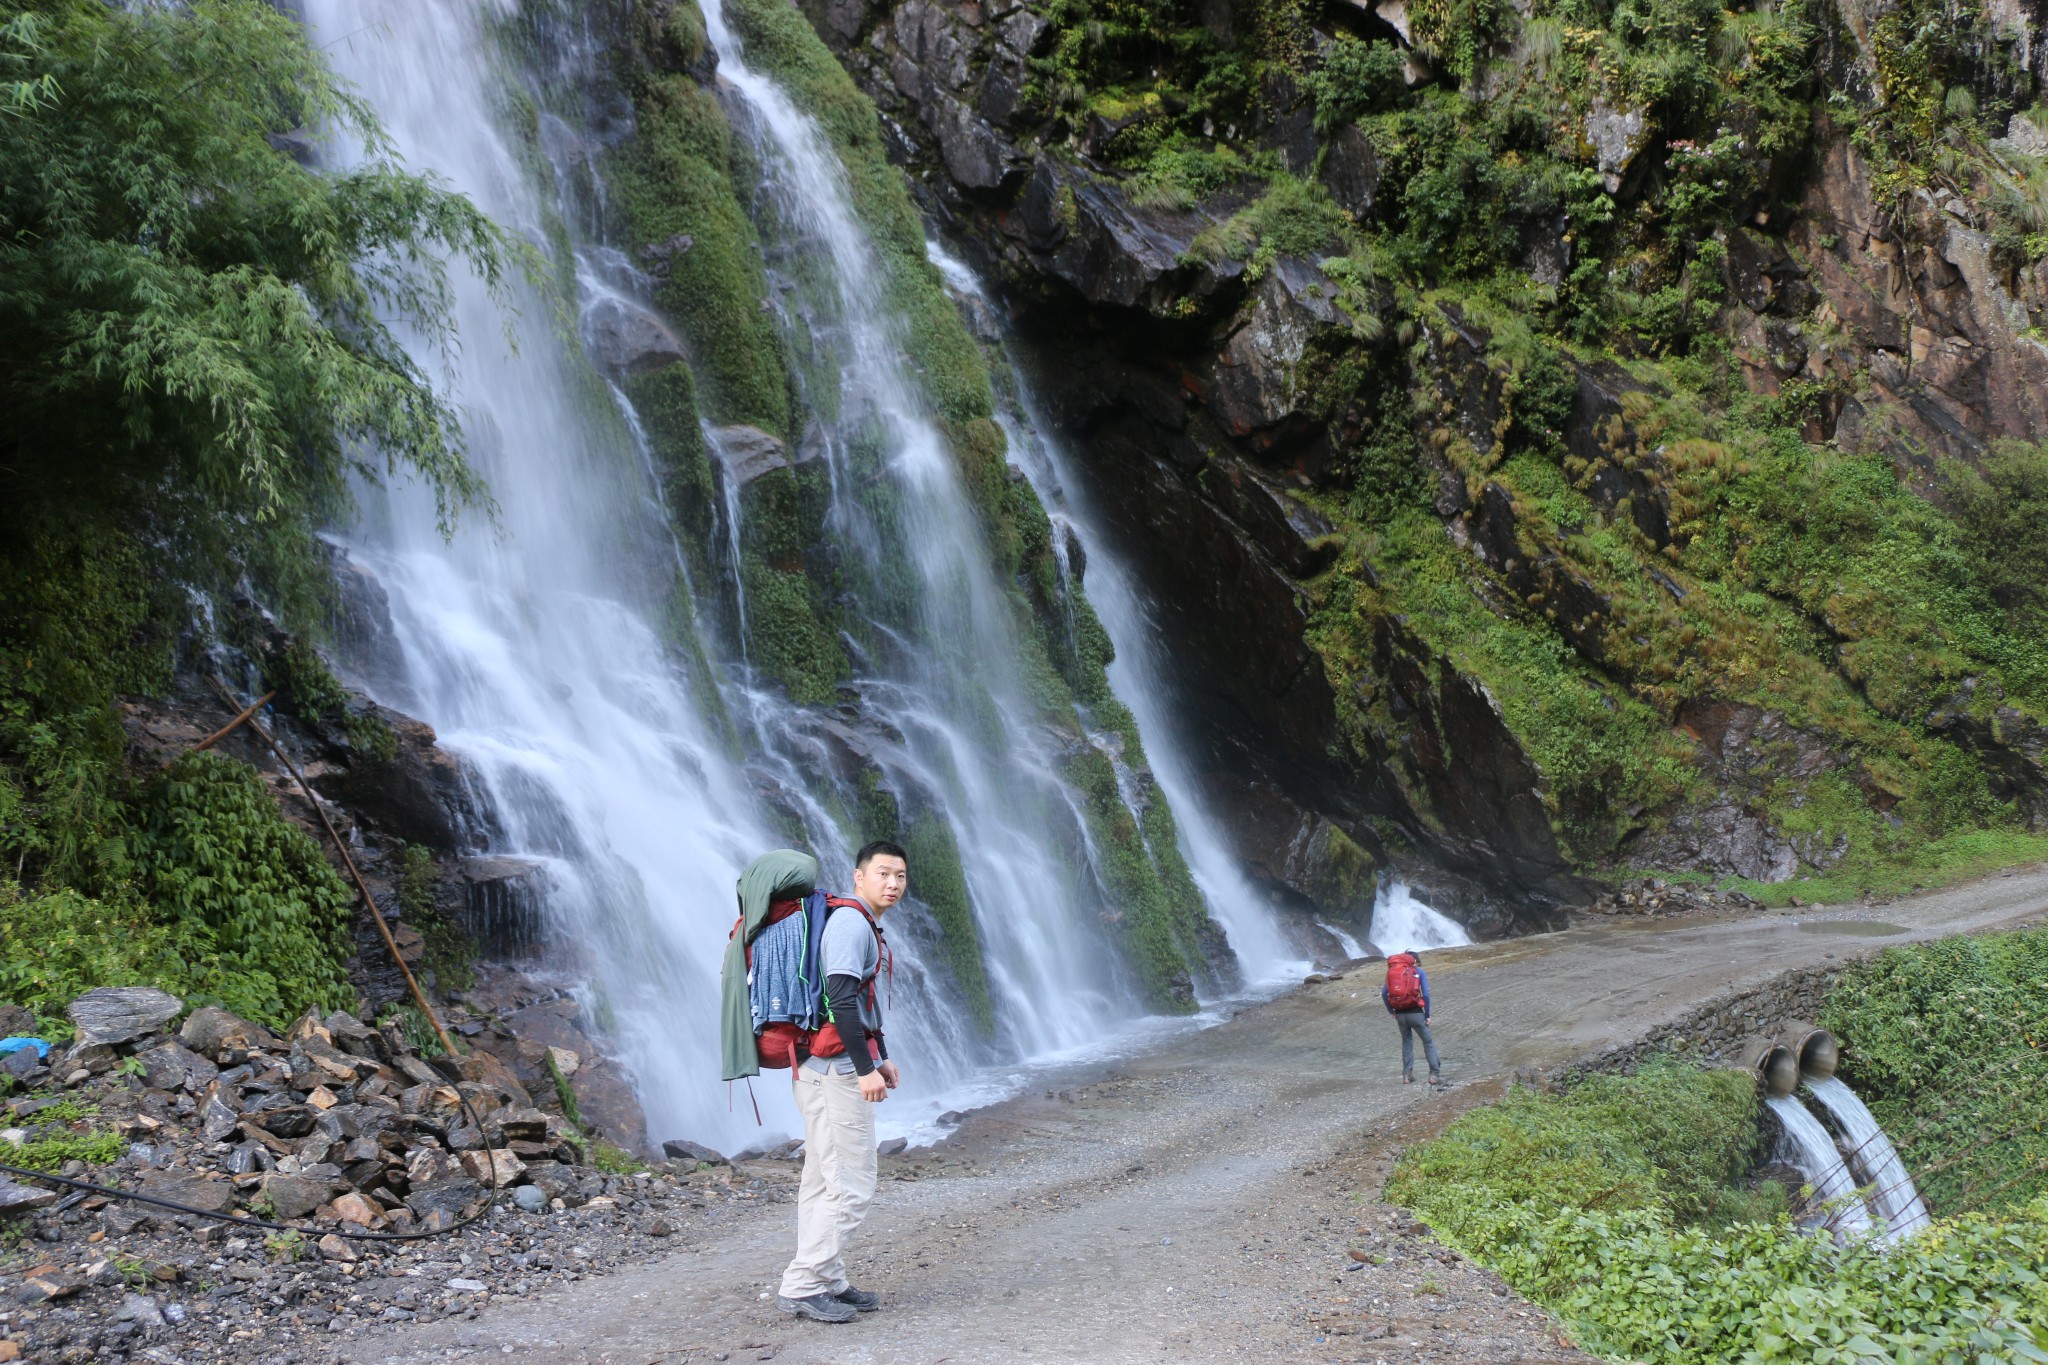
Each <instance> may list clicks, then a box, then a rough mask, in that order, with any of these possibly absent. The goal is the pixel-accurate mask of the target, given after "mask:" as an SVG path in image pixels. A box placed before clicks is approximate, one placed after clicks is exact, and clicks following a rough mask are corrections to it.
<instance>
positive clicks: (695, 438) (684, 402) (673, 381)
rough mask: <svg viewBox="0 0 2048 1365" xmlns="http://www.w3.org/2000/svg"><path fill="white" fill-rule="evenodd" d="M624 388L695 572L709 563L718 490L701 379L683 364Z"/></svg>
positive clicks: (672, 522)
mask: <svg viewBox="0 0 2048 1365" xmlns="http://www.w3.org/2000/svg"><path fill="white" fill-rule="evenodd" d="M623 387H624V388H625V391H626V397H627V399H628V400H629V401H630V402H631V403H632V404H633V410H634V411H635V412H636V413H638V414H639V417H640V425H641V428H642V429H643V430H644V431H645V432H646V433H647V445H648V453H649V454H650V455H651V456H652V457H653V460H654V472H655V476H656V477H657V478H659V479H660V480H661V491H662V501H663V503H664V504H665V505H666V507H667V508H668V517H669V523H670V525H672V526H673V527H674V528H675V530H676V532H677V534H678V535H680V536H681V538H682V541H683V544H684V546H685V548H686V549H687V550H688V551H689V554H690V558H691V564H692V567H693V568H694V567H697V566H699V565H704V564H708V563H709V560H710V550H711V538H712V534H713V531H714V528H715V526H716V521H717V517H716V513H715V511H714V508H715V507H716V504H717V488H716V486H715V484H714V483H713V479H712V473H711V452H710V448H709V446H708V445H707V444H706V443H705V440H704V424H703V414H702V412H701V410H700V409H699V408H698V405H697V381H696V377H695V376H694V375H693V374H692V373H691V371H690V367H689V366H688V365H686V364H684V363H682V362H681V361H678V362H676V363H674V364H672V365H669V366H667V367H665V368H663V369H660V370H656V371H654V372H652V373H650V374H639V375H632V376H630V377H628V378H627V379H626V380H625V383H624V385H623Z"/></svg>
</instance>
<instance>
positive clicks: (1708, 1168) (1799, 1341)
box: [1387, 1060, 2048, 1365]
mask: <svg viewBox="0 0 2048 1365" xmlns="http://www.w3.org/2000/svg"><path fill="white" fill-rule="evenodd" d="M1755 1111H1756V1100H1755V1087H1754V1082H1753V1081H1752V1079H1751V1078H1750V1077H1749V1076H1748V1075H1747V1074H1745V1073H1741V1072H1735V1071H1718V1072H1714V1071H1701V1070H1697V1069H1695V1068H1691V1067H1687V1066H1684V1065H1682V1064H1680V1063H1677V1062H1673V1061H1668V1060H1667V1061H1662V1062H1654V1061H1653V1062H1652V1063H1650V1064H1648V1065H1646V1066H1645V1067H1644V1068H1643V1069H1642V1070H1641V1071H1640V1072H1638V1073H1637V1074H1636V1075H1634V1076H1625V1077H1624V1076H1605V1077H1595V1078H1592V1079H1590V1080H1588V1081H1586V1082H1584V1083H1582V1084H1580V1085H1579V1086H1577V1087H1575V1088H1574V1089H1572V1090H1571V1091H1568V1092H1566V1093H1565V1094H1563V1095H1547V1094H1539V1093H1536V1092H1531V1091H1525V1090H1517V1091H1515V1092H1513V1093H1512V1094H1510V1095H1509V1097H1508V1098H1507V1099H1506V1100H1504V1101H1502V1102H1501V1103H1499V1104H1496V1105H1492V1106H1489V1107H1488V1108H1485V1109H1481V1110H1477V1111H1475V1112H1474V1113H1471V1114H1467V1115H1466V1116H1464V1117H1463V1118H1461V1119H1459V1120H1458V1121H1457V1122H1456V1123H1454V1124H1452V1125H1451V1126H1450V1128H1449V1129H1448V1130H1446V1131H1445V1133H1444V1135H1443V1136H1442V1137H1441V1138H1438V1139H1437V1140H1436V1141H1434V1142H1430V1143H1426V1144H1424V1145H1423V1146H1421V1147H1419V1148H1416V1149H1414V1150H1413V1151H1410V1152H1408V1153H1407V1154H1405V1155H1404V1156H1403V1157H1402V1159H1401V1162H1400V1164H1399V1165H1398V1166H1397V1167H1396V1169H1395V1173H1394V1177H1393V1179H1392V1181H1390V1182H1389V1184H1388V1187H1387V1194H1388V1196H1389V1197H1390V1198H1392V1199H1395V1200H1398V1201H1400V1202H1402V1203H1404V1204H1406V1205H1408V1206H1409V1207H1410V1208H1412V1209H1413V1210H1414V1211H1415V1212H1416V1213H1418V1214H1419V1215H1421V1216H1422V1217H1423V1218H1425V1219H1427V1220H1428V1221H1429V1224H1430V1226H1431V1227H1432V1228H1433V1229H1434V1230H1435V1232H1436V1234H1437V1236H1438V1237H1439V1238H1441V1239H1442V1240H1443V1241H1445V1242H1447V1243H1448V1244H1450V1245H1451V1246H1453V1247H1456V1248H1457V1249H1459V1250H1460V1251H1463V1252H1465V1253H1466V1254H1467V1255H1470V1256H1471V1257H1473V1258H1474V1259H1475V1260H1477V1261H1480V1262H1482V1263H1483V1264H1485V1265H1487V1266H1489V1267H1491V1268H1492V1269H1493V1270H1495V1271H1497V1272H1498V1273H1499V1274H1500V1275H1501V1276H1502V1278H1504V1279H1505V1280H1507V1281H1508V1283H1510V1284H1512V1285H1513V1286H1514V1287H1515V1288H1516V1289H1518V1290H1520V1291H1521V1292H1523V1293H1524V1294H1527V1295H1528V1296H1529V1297H1530V1298H1532V1299H1534V1300H1536V1301H1537V1302H1538V1303H1541V1304H1543V1305H1544V1306H1545V1307H1547V1308H1549V1309H1551V1310H1552V1311H1553V1312H1555V1313H1557V1314H1558V1315H1559V1316H1560V1317H1561V1318H1563V1319H1564V1320H1565V1322H1566V1324H1567V1325H1568V1326H1569V1328H1570V1329H1571V1331H1572V1333H1573V1334H1574V1336H1575V1337H1576V1338H1577V1339H1578V1341H1579V1344H1581V1345H1582V1346H1584V1347H1586V1348H1587V1349H1589V1350H1592V1351H1594V1352H1596V1353H1598V1354H1602V1355H1607V1356H1612V1357H1620V1358H1625V1359H1628V1360H1635V1361H1648V1362H1654V1365H1724V1362H1731V1361H1732V1362H1743V1363H1744V1365H1762V1363H1763V1362H1776V1361H1785V1362H1791V1361H1824V1362H1839V1363H1842V1365H1846V1363H1847V1362H1870V1363H1871V1365H1875V1363H1876V1362H1879V1361H1884V1362H1929V1363H1930V1365H1931V1363H1932V1362H1936V1361H1941V1362H1949V1361H1954V1362H1964V1361H1969V1362H1976V1361H1991V1360H2000V1361H2040V1362H2048V1278H2044V1276H2043V1274H2042V1271H2041V1267H2042V1266H2043V1265H2048V1198H2044V1199H2040V1200H2036V1201H2035V1202H2034V1203H2032V1204H2030V1205H2027V1206H2026V1207H2024V1208H2021V1209H2018V1210H2015V1211H2013V1212H2011V1213H2008V1214H2006V1215H2003V1216H2000V1217H1990V1216H1985V1215H1976V1214H1973V1215H1968V1216H1965V1217H1962V1218H1957V1219H1948V1220H1943V1221H1940V1222H1937V1223H1936V1224H1935V1225H1934V1226H1933V1227H1932V1228H1931V1229H1930V1230H1928V1231H1927V1232H1925V1233H1923V1234H1921V1235H1920V1236H1917V1237H1914V1238H1912V1239H1910V1240H1908V1241H1906V1242H1904V1243H1901V1244H1896V1245H1879V1244H1877V1243H1875V1242H1872V1241H1870V1240H1865V1241H1862V1242H1858V1243H1852V1244H1851V1245H1849V1246H1847V1247H1838V1246H1837V1245H1836V1244H1835V1243H1834V1241H1833V1240H1832V1239H1830V1238H1827V1237H1816V1236H1810V1235H1808V1234H1805V1233H1802V1232H1800V1231H1799V1230H1798V1229H1797V1228H1795V1227H1794V1226H1793V1225H1792V1223H1791V1222H1790V1220H1789V1219H1787V1218H1785V1217H1784V1216H1783V1215H1782V1212H1780V1213H1779V1214H1778V1215H1777V1216H1774V1217H1762V1218H1759V1217H1754V1216H1731V1215H1741V1214H1743V1213H1744V1207H1743V1206H1744V1203H1745V1202H1746V1201H1745V1200H1744V1198H1743V1195H1742V1192H1741V1191H1738V1190H1737V1189H1735V1188H1733V1187H1732V1185H1731V1183H1730V1182H1731V1180H1732V1178H1733V1177H1735V1176H1737V1175H1738V1174H1739V1173H1740V1170H1741V1167H1742V1165H1743V1161H1742V1158H1743V1157H1744V1156H1745V1155H1746V1154H1747V1152H1748V1149H1749V1147H1750V1145H1751V1144H1752V1143H1753V1142H1754V1135H1755V1132H1756V1128H1755ZM1750 1207H1751V1210H1752V1211H1753V1210H1754V1205H1753V1204H1751V1206H1750ZM1688 1223H1690V1224H1692V1225H1691V1226H1688V1225H1687V1224H1688Z"/></svg>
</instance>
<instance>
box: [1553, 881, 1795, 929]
mask: <svg viewBox="0 0 2048 1365" xmlns="http://www.w3.org/2000/svg"><path fill="white" fill-rule="evenodd" d="M1762 908H1763V902H1762V901H1760V900H1758V899H1756V898H1755V897H1754V896H1749V895H1745V894H1744V893H1742V892H1740V891H1716V890H1715V889H1714V888H1713V887H1711V886H1700V885H1698V884H1696V883H1691V882H1667V881H1665V880H1663V879H1662V878H1659V877H1645V878H1643V879H1642V880H1640V881H1635V882H1625V883H1623V884H1622V885H1621V886H1619V887H1617V888H1616V889H1614V890H1612V891H1610V892H1608V893H1607V894H1606V895H1604V896H1602V897H1600V898H1599V899H1598V900H1596V901H1594V902H1593V903H1592V904H1591V905H1588V906H1587V907H1586V908H1585V912H1584V913H1586V914H1588V915H1633V916H1636V917H1638V918H1644V919H1672V918H1675V917H1677V916H1679V915H1705V914H1715V913H1721V914H1726V913H1729V912H1731V911H1734V912H1741V911H1749V910H1759V909H1762Z"/></svg>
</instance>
